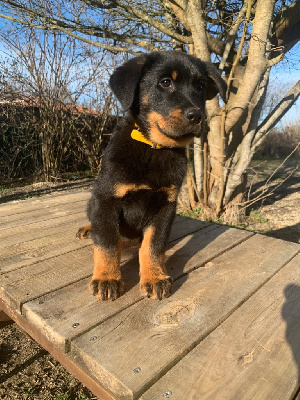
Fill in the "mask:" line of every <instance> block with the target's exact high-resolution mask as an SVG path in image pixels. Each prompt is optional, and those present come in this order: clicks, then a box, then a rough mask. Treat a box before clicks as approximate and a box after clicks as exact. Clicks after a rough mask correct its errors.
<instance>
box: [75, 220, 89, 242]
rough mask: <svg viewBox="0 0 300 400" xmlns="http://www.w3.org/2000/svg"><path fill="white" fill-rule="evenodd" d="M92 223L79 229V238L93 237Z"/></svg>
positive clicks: (77, 234)
mask: <svg viewBox="0 0 300 400" xmlns="http://www.w3.org/2000/svg"><path fill="white" fill-rule="evenodd" d="M91 230H92V225H91V224H89V225H85V226H82V227H81V228H79V229H78V231H77V233H76V237H77V238H78V239H91V238H92V232H91Z"/></svg>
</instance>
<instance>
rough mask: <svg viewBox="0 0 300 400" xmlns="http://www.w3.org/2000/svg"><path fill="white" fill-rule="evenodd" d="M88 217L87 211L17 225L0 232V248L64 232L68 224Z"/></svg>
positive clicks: (74, 223)
mask: <svg viewBox="0 0 300 400" xmlns="http://www.w3.org/2000/svg"><path fill="white" fill-rule="evenodd" d="M83 218H86V213H85V212H83V211H82V212H78V213H75V214H70V215H65V216H63V217H60V218H51V219H48V220H46V221H39V222H34V223H32V224H30V225H24V226H16V227H14V228H9V229H7V230H5V231H1V232H0V249H3V248H4V247H7V246H12V245H14V244H19V243H23V242H25V241H26V240H32V239H37V238H41V237H45V236H49V235H51V234H55V233H58V232H63V231H64V230H65V229H66V227H67V226H70V224H73V225H74V226H75V225H76V224H78V221H79V220H82V219H83Z"/></svg>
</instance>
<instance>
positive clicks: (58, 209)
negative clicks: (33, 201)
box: [0, 200, 87, 235]
mask: <svg viewBox="0 0 300 400" xmlns="http://www.w3.org/2000/svg"><path fill="white" fill-rule="evenodd" d="M86 203H87V202H86V200H79V201H74V202H72V206H71V207H70V204H69V203H62V204H60V203H59V204H57V205H55V206H53V207H47V208H46V209H45V208H34V209H30V210H27V209H26V208H25V209H24V212H22V213H16V214H13V215H5V216H2V217H0V232H1V231H6V230H7V229H8V228H14V227H16V226H21V225H29V224H32V223H33V222H38V221H46V220H47V219H51V218H59V217H63V216H64V215H69V214H75V213H78V212H80V211H84V210H85V209H86ZM2 234H4V235H5V232H2Z"/></svg>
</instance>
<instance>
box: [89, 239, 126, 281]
mask: <svg viewBox="0 0 300 400" xmlns="http://www.w3.org/2000/svg"><path fill="white" fill-rule="evenodd" d="M120 259H121V242H119V243H118V249H117V251H113V252H109V251H107V250H104V249H101V248H100V247H98V246H94V272H93V277H92V281H94V280H97V281H100V282H102V281H107V280H114V279H115V280H120V279H121V271H120Z"/></svg>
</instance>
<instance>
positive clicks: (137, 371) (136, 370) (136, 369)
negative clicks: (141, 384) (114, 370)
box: [133, 367, 142, 374]
mask: <svg viewBox="0 0 300 400" xmlns="http://www.w3.org/2000/svg"><path fill="white" fill-rule="evenodd" d="M141 370H142V369H141V368H140V367H136V368H134V370H133V372H134V373H135V374H138V373H139V372H141Z"/></svg>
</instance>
